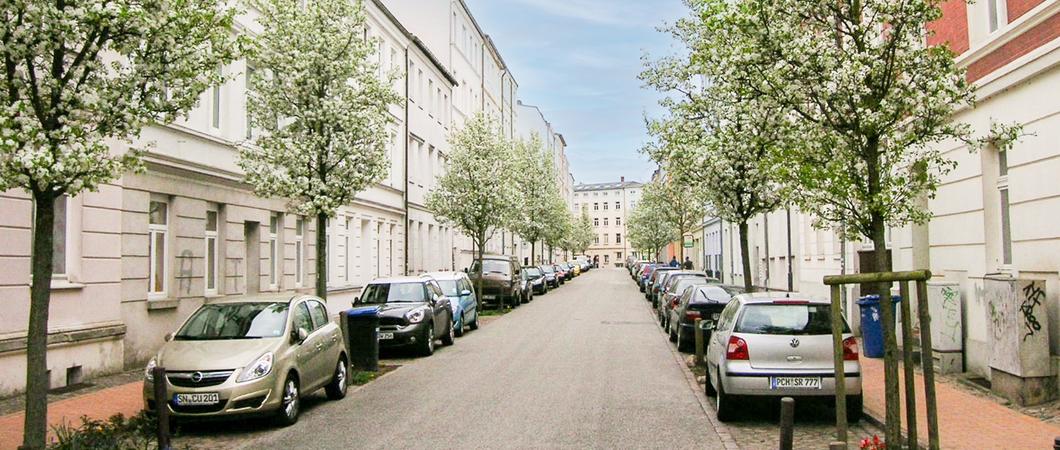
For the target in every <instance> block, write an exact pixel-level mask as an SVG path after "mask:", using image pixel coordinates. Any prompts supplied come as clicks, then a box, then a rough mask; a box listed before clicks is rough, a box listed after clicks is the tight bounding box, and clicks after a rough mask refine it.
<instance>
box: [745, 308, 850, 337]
mask: <svg viewBox="0 0 1060 450" xmlns="http://www.w3.org/2000/svg"><path fill="white" fill-rule="evenodd" d="M736 332H738V333H748V334H783V335H820V334H832V311H831V307H830V305H823V304H776V303H761V304H750V305H747V306H746V307H745V308H744V311H743V314H742V315H741V316H740V321H739V322H738V323H737V324H736ZM843 332H844V333H849V332H850V330H849V329H848V328H847V326H846V324H845V323H844V324H843Z"/></svg>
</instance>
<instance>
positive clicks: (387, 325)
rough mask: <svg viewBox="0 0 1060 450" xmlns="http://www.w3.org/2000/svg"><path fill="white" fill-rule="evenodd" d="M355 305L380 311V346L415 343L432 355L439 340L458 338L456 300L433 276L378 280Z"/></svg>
mask: <svg viewBox="0 0 1060 450" xmlns="http://www.w3.org/2000/svg"><path fill="white" fill-rule="evenodd" d="M353 307H354V308H355V309H358V308H375V309H377V310H378V311H379V347H380V348H394V347H413V348H415V349H417V350H418V351H419V352H420V354H422V355H424V356H429V355H431V354H433V353H434V349H435V347H434V341H435V340H437V339H441V340H442V344H443V345H453V342H454V341H455V338H456V326H454V324H453V317H454V316H455V314H454V313H453V306H452V303H451V302H450V301H449V299H448V298H447V297H446V296H445V294H444V292H443V291H442V288H441V287H439V286H438V282H437V281H434V280H433V279H431V278H430V277H395V278H383V279H378V280H374V281H372V282H371V283H368V286H366V287H365V288H364V292H362V293H361V296H360V297H357V298H356V299H354V300H353ZM476 321H477V318H476Z"/></svg>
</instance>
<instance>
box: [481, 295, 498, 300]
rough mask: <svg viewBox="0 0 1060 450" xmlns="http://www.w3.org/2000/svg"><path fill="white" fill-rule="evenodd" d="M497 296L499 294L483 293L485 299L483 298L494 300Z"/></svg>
mask: <svg viewBox="0 0 1060 450" xmlns="http://www.w3.org/2000/svg"><path fill="white" fill-rule="evenodd" d="M496 298H497V296H496V295H483V296H482V299H483V300H494V299H496Z"/></svg>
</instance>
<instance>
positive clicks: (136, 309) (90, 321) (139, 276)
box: [0, 0, 518, 396]
mask: <svg viewBox="0 0 1060 450" xmlns="http://www.w3.org/2000/svg"><path fill="white" fill-rule="evenodd" d="M388 3H402V2H399V1H394V2H390V1H387V2H384V1H380V0H371V1H366V2H364V5H365V8H366V13H367V22H368V23H367V29H366V30H365V31H366V36H368V37H370V38H376V39H377V48H376V50H377V51H376V55H375V57H376V58H378V59H377V62H378V63H379V64H380V66H381V67H380V76H383V74H384V73H385V72H393V73H396V74H398V79H397V80H395V82H394V89H395V90H396V91H397V92H398V93H399V94H400V95H401V97H402V101H401V102H399V104H396V105H394V106H393V107H392V108H391V110H390V113H391V116H392V127H391V131H392V133H393V139H392V141H391V142H390V145H389V146H388V147H387V152H388V157H389V159H390V168H389V172H388V173H387V175H386V176H385V177H384V179H383V180H382V181H380V182H379V183H377V184H375V185H373V186H370V187H369V188H367V189H366V190H365V191H363V192H361V193H359V194H358V195H357V196H356V199H355V200H354V201H353V202H351V203H350V204H349V205H345V206H343V207H342V208H340V209H339V211H338V213H337V215H336V217H335V218H334V219H332V220H330V221H329V223H328V226H327V229H326V230H325V232H326V233H327V242H328V244H327V245H328V280H327V286H328V291H329V295H328V304H329V308H330V309H331V310H332V311H339V310H341V309H343V308H345V307H347V306H348V305H349V304H350V301H351V300H352V299H353V298H354V297H355V296H356V295H358V294H359V292H360V290H361V288H362V287H363V286H364V285H365V284H366V283H367V282H368V281H370V280H371V279H373V278H375V277H381V276H392V275H401V274H416V273H422V272H424V271H431V270H440V269H454V268H455V269H457V270H459V269H460V268H462V267H466V266H468V265H469V264H470V261H471V256H470V255H471V241H470V239H468V238H467V237H466V236H463V235H461V234H460V233H458V232H456V231H455V230H453V229H451V228H449V227H448V226H445V225H443V224H442V223H441V222H440V221H439V220H438V219H437V218H436V217H435V216H434V215H433V214H432V213H431V212H430V211H429V210H427V209H426V207H425V206H424V203H425V200H424V199H425V196H426V195H427V193H428V192H429V191H430V189H431V188H433V187H434V186H435V180H436V179H437V178H438V177H439V176H440V175H442V173H443V171H444V167H445V161H446V158H447V155H448V152H449V145H448V140H447V137H448V136H449V134H450V133H451V132H452V131H453V129H455V128H459V127H460V126H461V125H462V124H463V123H464V121H465V120H466V118H467V117H468V116H469V115H470V114H474V113H475V112H477V111H480V110H483V109H484V108H485V107H484V106H483V105H484V104H485V103H484V102H485V98H486V97H485V94H484V87H483V86H484V85H485V84H486V83H485V81H484V80H486V77H485V76H484V75H483V63H482V62H483V61H484V59H483V58H486V57H487V56H489V55H490V54H492V55H493V56H489V57H490V58H491V59H492V63H493V64H495V67H496V68H497V69H496V70H495V71H494V72H492V73H491V74H490V75H489V77H490V80H496V81H495V82H494V81H490V86H493V87H491V88H490V89H491V91H490V97H491V98H493V99H495V100H491V102H493V103H491V105H492V104H494V103H495V104H496V111H497V115H498V118H499V119H501V120H503V122H502V123H504V124H506V126H507V128H508V129H509V131H508V133H509V135H514V133H515V129H514V105H515V100H514V98H515V96H516V93H517V85H516V83H515V82H514V79H513V78H512V76H511V74H510V73H509V72H508V71H507V68H506V66H504V64H503V60H501V59H500V54H499V52H498V51H497V49H496V48H494V47H492V43H488V39H487V36H486V35H485V34H484V33H483V32H482V31H481V29H480V28H478V26H477V24H475V23H474V18H473V17H472V16H471V13H470V11H469V10H468V9H467V8H466V6H465V5H464V4H463V3H462V2H450V1H448V0H442V1H430V2H421V1H416V2H408V3H409V4H413V3H414V5H412V6H414V7H415V9H416V11H413V13H412V14H410V15H408V16H399V15H397V14H396V13H395V12H394V11H392V10H391V9H390V5H388ZM434 9H437V10H438V11H441V13H440V15H434V13H433V12H432V11H434ZM450 13H452V17H453V18H454V20H455V19H456V18H459V19H460V20H463V21H464V24H465V25H464V27H465V28H468V27H467V25H468V24H471V25H472V26H471V27H470V28H469V29H470V31H469V32H466V33H464V34H462V35H461V34H458V33H457V32H456V31H455V28H453V27H455V26H456V25H457V23H456V22H455V21H454V22H453V23H452V24H451V25H446V24H447V23H449V21H445V20H443V21H441V23H442V26H441V27H440V28H439V27H434V24H435V23H436V22H437V20H436V19H437V17H450V16H451V14H450ZM399 17H400V18H399ZM240 20H241V21H244V23H240V25H239V26H238V27H237V28H238V29H240V30H246V32H253V30H254V28H255V25H254V23H253V22H254V20H255V15H254V12H253V11H249V12H248V13H247V14H246V15H243V16H241V17H240ZM422 24H427V25H428V26H420V25H422ZM458 36H461V39H462V38H463V37H466V38H467V40H466V41H464V40H458V38H457V37H458ZM465 52H466V53H465ZM455 56H459V59H458V60H457V58H455ZM454 60H457V61H458V62H456V63H454V62H453V61H454ZM476 61H477V62H476ZM254 69H255V68H254V67H253V66H252V65H248V64H247V62H246V61H237V62H235V63H233V64H231V65H229V66H226V67H223V68H221V69H220V70H221V71H222V72H223V73H224V74H225V75H229V76H230V79H229V80H228V81H227V82H226V83H224V84H222V85H219V86H215V87H212V88H210V89H208V90H207V91H206V92H204V93H203V94H202V97H201V99H200V102H199V104H198V105H197V106H196V107H195V108H194V109H193V110H192V111H190V113H189V114H188V116H187V118H185V119H182V120H179V121H177V122H174V123H170V124H167V125H164V126H156V127H151V128H147V129H145V130H143V133H142V135H141V136H140V140H139V141H137V142H135V143H134V145H137V144H143V143H147V142H152V143H154V146H153V147H152V148H150V150H149V151H148V152H147V153H146V154H145V156H144V162H145V165H146V169H147V170H146V171H144V172H142V173H130V174H125V175H124V176H123V177H121V178H120V179H118V180H116V181H115V182H113V183H110V184H106V185H103V186H101V187H100V189H99V190H98V191H97V192H89V193H84V194H82V195H79V196H77V197H74V198H65V199H61V200H60V201H59V202H58V206H57V210H58V212H59V214H58V218H57V223H56V226H55V233H56V237H57V243H56V256H55V258H56V260H55V272H56V273H55V281H54V282H53V285H52V306H51V310H50V323H49V326H50V330H49V333H50V336H49V354H48V365H49V369H50V375H49V377H50V382H51V385H52V387H62V386H66V385H70V384H77V383H80V382H82V381H83V380H86V379H90V378H92V377H94V376H98V375H103V374H108V373H114V372H118V371H121V370H123V369H129V368H135V367H140V366H141V365H142V364H144V363H145V362H146V361H147V360H148V359H149V358H150V356H151V355H153V353H154V352H155V351H156V349H157V348H158V347H159V346H160V345H161V344H162V342H163V337H164V336H165V334H166V333H167V332H169V331H172V330H174V329H175V328H176V327H177V326H178V325H179V324H180V323H181V322H182V321H183V320H184V319H185V318H186V317H187V316H188V315H189V314H190V313H191V312H192V311H194V310H195V309H196V308H198V307H199V306H200V305H202V304H204V303H208V302H210V301H211V300H212V299H216V298H220V297H224V296H232V295H245V294H255V293H268V292H274V293H281V292H311V291H312V289H313V286H314V285H315V280H316V276H317V274H316V271H315V261H316V255H317V249H316V244H315V243H316V233H317V232H318V230H317V229H316V224H315V220H312V218H308V217H301V216H297V215H295V214H291V213H289V212H288V209H287V204H286V201H285V200H283V199H273V198H261V197H258V196H256V195H255V194H254V193H253V190H252V188H251V187H250V186H249V185H247V184H246V183H245V182H244V181H243V173H242V171H241V169H240V168H239V166H238V165H237V163H236V162H237V156H238V152H239V150H240V148H241V146H244V145H248V143H249V142H250V141H251V139H252V138H253V137H254V133H255V130H253V129H251V128H250V127H249V123H248V120H247V114H246V98H247V91H248V88H249V86H248V83H247V76H246V75H247V73H249V72H250V71H253V70H254ZM505 117H507V118H505ZM116 145H121V144H116ZM141 147H142V146H141ZM124 150H126V148H124V147H116V148H115V151H124ZM32 211H33V204H32V201H31V199H30V197H29V196H28V195H27V194H26V193H25V192H22V191H20V190H10V191H6V192H0V264H2V265H3V267H4V268H5V269H6V270H4V271H2V273H0V298H3V299H5V300H6V302H7V303H6V307H5V314H3V315H0V396H3V395H10V394H13V393H15V392H18V391H20V390H21V389H23V387H24V379H25V348H26V339H25V336H26V331H25V330H26V324H27V323H28V314H29V279H30V276H29V273H30V267H29V262H30V249H31V232H30V231H31V218H32ZM508 240H509V245H512V244H511V243H512V239H511V237H510V236H509V237H508ZM502 245H503V243H502V241H501V239H497V242H496V244H495V245H494V247H495V251H501V248H502ZM513 246H514V245H513ZM514 247H516V248H517V247H518V246H514Z"/></svg>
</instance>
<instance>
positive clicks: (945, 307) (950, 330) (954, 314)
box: [939, 286, 961, 342]
mask: <svg viewBox="0 0 1060 450" xmlns="http://www.w3.org/2000/svg"><path fill="white" fill-rule="evenodd" d="M939 332H940V333H941V334H942V336H944V337H945V338H947V339H948V340H949V341H950V342H961V293H960V291H958V290H957V288H956V287H954V286H943V287H942V329H940V330H939Z"/></svg>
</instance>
